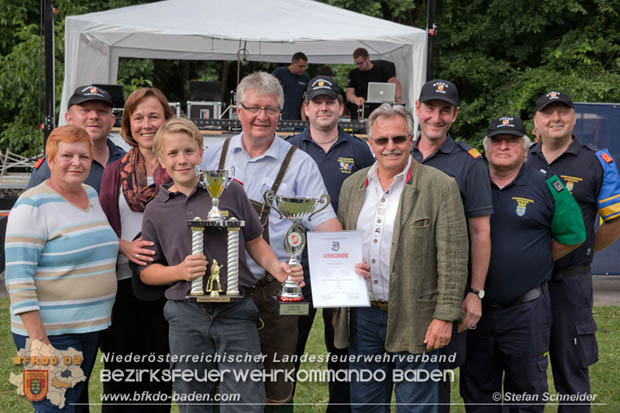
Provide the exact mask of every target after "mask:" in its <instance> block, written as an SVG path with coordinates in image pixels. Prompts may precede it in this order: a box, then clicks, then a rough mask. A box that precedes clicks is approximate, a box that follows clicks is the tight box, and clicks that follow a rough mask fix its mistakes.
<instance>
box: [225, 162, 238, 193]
mask: <svg viewBox="0 0 620 413" xmlns="http://www.w3.org/2000/svg"><path fill="white" fill-rule="evenodd" d="M234 179H235V167H234V166H231V167H230V169H229V170H228V175H227V176H226V181H225V182H224V189H226V188H228V185H230V184H231V182H232V181H233V180H234Z"/></svg>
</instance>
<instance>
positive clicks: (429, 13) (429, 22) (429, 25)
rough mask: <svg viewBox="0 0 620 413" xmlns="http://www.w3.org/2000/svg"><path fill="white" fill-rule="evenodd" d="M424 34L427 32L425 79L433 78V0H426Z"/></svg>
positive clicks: (434, 30) (435, 26)
mask: <svg viewBox="0 0 620 413" xmlns="http://www.w3.org/2000/svg"><path fill="white" fill-rule="evenodd" d="M426 34H427V39H428V43H427V55H426V80H427V81H429V80H431V79H433V43H434V40H435V35H436V34H437V25H436V24H435V0H428V8H427V10H426Z"/></svg>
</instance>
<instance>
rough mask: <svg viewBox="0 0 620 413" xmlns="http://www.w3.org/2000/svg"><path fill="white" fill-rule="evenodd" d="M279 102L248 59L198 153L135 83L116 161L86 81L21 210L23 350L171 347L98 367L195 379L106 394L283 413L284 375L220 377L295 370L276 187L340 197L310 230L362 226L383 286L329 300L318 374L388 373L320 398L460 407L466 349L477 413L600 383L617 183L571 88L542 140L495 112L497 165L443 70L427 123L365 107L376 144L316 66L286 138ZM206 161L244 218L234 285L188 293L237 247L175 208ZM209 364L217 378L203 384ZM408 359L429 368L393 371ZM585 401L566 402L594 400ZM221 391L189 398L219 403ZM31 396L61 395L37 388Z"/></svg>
mask: <svg viewBox="0 0 620 413" xmlns="http://www.w3.org/2000/svg"><path fill="white" fill-rule="evenodd" d="M366 57H367V56H366ZM362 60H363V59H362ZM306 62H307V59H306ZM360 63H363V62H360ZM301 66H303V64H302V65H301ZM301 66H300V69H299V70H301ZM302 73H303V72H302ZM284 97H285V93H284V91H283V88H282V86H281V83H280V81H279V80H278V79H277V78H276V77H274V76H272V75H270V74H267V73H264V72H257V73H253V74H250V75H248V76H246V77H245V78H243V80H242V81H241V82H240V84H239V85H238V88H237V113H238V115H239V120H240V123H241V127H242V131H241V133H240V134H238V135H236V136H234V137H232V138H228V139H226V140H224V141H222V142H220V143H219V144H215V145H212V146H209V147H207V148H206V149H204V150H203V144H202V137H201V135H200V133H199V131H198V130H197V129H196V127H195V125H194V124H193V123H192V122H190V121H188V120H185V119H177V118H174V117H173V116H172V112H171V111H170V109H169V107H168V104H167V100H166V98H165V96H164V95H163V94H162V93H161V92H160V91H159V90H157V89H154V88H145V89H140V90H137V91H136V92H134V93H133V94H132V95H130V96H129V98H128V99H127V104H126V107H125V111H124V113H123V118H122V128H121V134H122V136H123V139H124V140H125V141H126V142H127V143H128V144H129V145H130V146H131V147H132V149H131V150H130V151H129V152H128V153H126V154H125V153H123V152H122V150H121V149H120V148H117V147H116V146H114V145H113V144H111V142H110V141H109V140H108V138H107V134H108V133H109V131H110V128H111V126H112V124H113V122H114V115H113V114H112V110H111V109H112V105H111V99H110V98H109V95H108V94H107V92H105V91H104V90H102V89H100V88H98V87H95V86H84V87H80V88H78V89H76V91H75V93H74V95H73V96H72V98H71V100H70V101H69V109H68V112H67V115H66V116H67V117H66V120H67V123H68V126H63V127H59V128H57V129H55V130H54V132H53V133H52V134H51V135H50V137H49V139H48V142H47V145H46V157H45V160H43V161H42V162H40V164H39V165H38V167H37V168H36V170H35V172H34V173H33V177H32V179H31V188H30V189H28V190H27V191H26V192H24V193H23V194H22V195H21V197H20V198H19V200H18V201H17V203H16V204H15V206H14V208H13V209H12V210H11V213H10V215H9V221H8V227H7V236H6V256H7V267H6V283H7V289H8V292H9V295H10V299H11V328H12V332H13V337H14V341H15V343H16V345H17V347H18V348H23V347H24V346H25V345H26V341H27V339H30V341H31V342H33V341H36V340H39V341H42V342H44V343H47V344H51V345H52V346H54V347H55V348H58V349H66V348H68V347H73V348H75V349H76V350H78V351H81V352H82V353H83V357H84V362H83V364H82V369H83V371H84V373H85V375H86V376H87V377H88V376H89V374H90V371H91V369H92V365H93V363H94V358H95V355H96V353H97V348H98V346H101V349H102V351H104V352H113V353H115V354H154V355H162V356H164V357H160V358H157V359H158V360H159V361H160V363H159V364H158V363H148V362H144V361H143V360H141V361H140V362H139V363H137V362H136V363H126V362H122V361H117V360H109V361H106V364H105V366H104V368H106V369H121V370H122V369H143V368H147V369H166V368H170V369H172V370H178V371H181V372H183V371H194V372H196V371H198V372H201V373H199V374H198V376H197V377H196V376H192V377H187V376H181V375H179V376H175V379H174V380H173V383H172V386H171V383H170V382H169V381H168V382H163V383H162V382H161V381H159V380H152V381H151V380H148V379H147V380H144V381H142V382H139V383H132V382H124V381H122V380H121V381H110V382H106V383H104V394H135V393H136V392H145V391H146V392H161V393H164V394H168V395H170V394H172V391H173V390H174V393H176V394H192V393H199V394H209V395H215V394H216V392H217V391H218V388H219V394H220V396H223V395H232V394H235V395H238V396H239V398H236V399H232V401H230V402H226V401H225V399H224V398H223V399H221V400H222V401H221V402H220V404H219V408H220V411H222V412H233V411H243V412H246V411H257V412H259V411H293V408H294V404H293V398H294V393H295V381H294V380H291V376H290V375H286V374H278V375H274V374H266V375H264V376H263V377H262V379H261V380H260V381H257V380H248V379H246V380H236V379H235V378H234V377H235V376H234V375H226V374H225V373H226V372H230V371H235V370H237V371H238V370H243V371H248V370H263V371H265V372H270V371H272V372H273V371H296V370H298V369H299V364H298V363H295V362H294V360H296V359H298V358H296V357H293V356H295V355H298V356H299V355H301V354H303V353H304V351H305V345H306V341H307V338H308V334H309V331H310V328H311V326H312V323H313V320H314V316H315V312H316V310H315V309H314V308H312V307H311V309H310V314H309V315H308V316H299V317H298V316H290V315H286V316H284V315H279V314H278V313H277V312H276V311H275V308H274V305H273V303H274V299H273V297H274V296H276V295H277V294H278V292H279V289H280V288H281V283H282V282H283V281H284V280H285V279H286V278H287V277H289V278H291V279H292V280H293V281H296V282H299V283H300V285H302V286H303V287H304V288H303V292H304V296H305V298H306V299H307V300H309V301H311V300H312V296H311V294H310V288H309V287H310V278H309V272H310V271H309V268H308V259H307V257H304V258H303V259H302V260H301V261H302V266H295V267H291V266H289V265H288V264H287V263H286V261H287V260H288V254H287V253H286V251H285V249H284V239H285V237H286V232H287V230H288V227H289V226H290V222H288V221H287V220H283V219H281V218H280V217H279V215H278V213H277V212H276V211H275V210H274V209H273V208H271V207H270V205H269V204H266V203H265V201H264V197H263V194H264V193H265V192H266V191H268V190H273V191H274V192H275V193H276V194H277V195H282V196H303V197H312V198H320V196H321V195H322V194H324V193H328V194H329V195H330V197H331V205H330V206H328V207H327V208H326V209H325V210H323V211H321V212H320V213H318V214H317V215H316V216H314V217H313V218H312V220H308V219H304V220H302V225H303V227H304V228H305V229H307V230H310V231H326V232H337V231H342V230H357V231H360V232H361V234H362V249H363V251H362V252H363V254H362V256H363V258H364V260H363V262H362V263H358V264H357V265H356V271H357V273H358V274H359V275H360V276H361V277H363V278H364V279H365V282H366V284H367V288H368V293H369V296H370V303H371V306H370V307H356V308H340V309H323V311H322V314H323V320H324V327H325V345H326V352H329V353H330V354H331V355H333V356H336V357H330V358H329V364H328V368H329V369H330V370H333V371H335V372H342V371H369V372H373V373H375V372H382V373H383V375H381V376H373V377H381V379H375V380H350V381H345V380H338V379H334V380H330V382H329V403H328V405H327V411H328V412H351V411H354V412H373V411H376V412H383V411H389V410H390V402H391V400H392V391H394V393H395V397H396V402H397V411H399V412H400V411H402V412H409V411H411V412H436V411H449V407H450V380H449V379H448V380H446V377H449V376H446V375H445V374H441V376H442V379H440V380H435V379H429V376H430V377H435V378H436V377H437V375H436V374H433V373H434V372H439V373H443V372H445V371H447V369H451V368H454V367H457V366H460V369H461V373H460V386H459V387H460V393H461V395H462V397H463V399H464V401H465V404H466V409H467V411H470V412H474V411H482V412H487V411H502V409H503V408H505V409H508V410H510V411H521V410H524V411H525V410H527V411H542V410H543V409H544V401H545V400H544V398H543V397H544V394H545V393H546V392H547V391H548V389H547V375H546V371H547V364H548V359H550V360H551V365H552V369H553V376H554V384H555V388H556V390H557V392H558V393H560V394H564V395H568V396H571V395H578V394H589V393H590V386H589V379H588V367H589V366H590V365H592V364H593V363H595V362H596V360H597V348H596V337H595V331H596V323H595V322H594V319H593V317H592V276H591V270H590V263H591V260H592V256H593V254H594V252H595V251H598V250H601V249H603V248H605V247H607V246H609V245H611V244H612V243H613V242H614V241H615V240H616V239H617V238H618V236H619V235H620V220H619V219H617V217H618V216H620V200H619V199H620V177H619V176H618V171H617V169H616V165H615V163H614V161H613V159H612V158H611V156H610V155H609V153H608V152H607V151H606V150H602V151H599V150H597V149H595V148H592V147H591V146H588V145H584V144H582V143H580V142H579V140H578V138H576V137H575V136H573V135H572V132H573V127H574V125H575V119H576V115H575V110H574V108H573V104H572V101H571V100H570V98H569V97H568V96H567V95H566V94H564V93H561V92H556V91H551V92H548V93H545V94H544V95H542V96H541V97H540V98H539V99H538V100H537V102H536V113H535V114H534V123H535V125H536V128H537V131H538V132H539V133H540V136H541V141H540V142H539V143H537V144H535V145H533V146H531V142H530V140H529V138H528V137H527V134H526V132H525V127H524V125H523V122H522V121H521V120H520V119H519V118H517V117H514V116H503V117H500V118H498V119H494V120H493V121H492V122H491V123H490V125H489V128H488V131H487V135H486V137H485V139H484V142H483V144H484V148H485V156H486V159H487V161H488V169H487V167H486V165H485V163H484V160H483V157H482V155H481V154H480V153H479V152H478V151H477V150H476V149H474V148H471V147H470V146H468V145H467V144H466V143H465V142H464V141H455V140H454V139H453V138H452V137H450V135H449V130H450V127H451V126H452V124H453V123H454V122H455V121H456V119H457V117H458V112H459V95H458V91H457V88H456V86H455V85H454V84H453V83H452V82H449V81H447V80H439V79H438V80H433V81H430V82H427V83H426V84H424V86H423V87H422V89H421V92H420V95H419V97H418V99H417V100H416V101H415V107H414V110H415V113H416V115H417V118H418V120H419V126H420V135H419V137H418V138H417V139H414V135H415V131H414V118H413V114H412V113H411V111H409V110H408V109H407V108H405V107H404V106H401V105H389V104H383V105H381V106H380V107H379V108H377V109H376V110H374V111H373V112H372V114H371V115H370V117H369V118H368V120H367V136H368V141H367V143H366V142H364V141H363V140H361V139H358V138H356V137H353V136H351V135H349V134H347V133H345V132H344V130H343V129H342V128H341V127H339V126H338V119H339V117H340V116H341V114H342V113H343V110H344V104H345V102H344V99H343V96H342V93H341V91H340V88H339V87H338V86H337V85H336V83H335V81H334V79H333V78H331V77H329V76H318V77H316V78H314V79H309V80H308V81H307V85H306V88H305V97H304V100H303V105H302V106H301V110H303V112H304V114H305V116H306V117H307V118H308V120H309V126H308V128H307V129H305V130H304V131H303V132H302V133H300V134H298V135H295V136H293V137H290V138H289V139H288V140H284V139H281V138H280V137H278V136H277V134H276V128H277V125H278V119H279V117H280V113H281V110H282V108H283V107H284ZM99 151H101V152H102V153H99ZM198 166H199V167H200V169H203V170H207V169H228V170H230V171H232V170H234V178H235V180H234V181H233V182H232V183H231V184H230V185H229V186H228V188H227V189H226V190H225V191H224V193H223V194H222V196H221V198H220V201H219V202H220V204H219V207H220V209H223V210H226V211H228V214H229V216H230V217H235V218H237V219H240V220H244V221H245V226H244V227H243V228H241V230H240V235H239V239H240V247H241V254H240V255H239V286H240V288H239V290H240V293H241V295H242V299H240V300H238V301H235V302H231V303H197V302H195V301H191V300H187V296H188V294H189V291H190V288H191V281H193V280H195V279H197V278H199V277H204V276H205V275H206V274H207V273H208V267H210V266H211V265H212V264H213V262H214V261H215V260H217V262H219V263H225V262H226V259H225V258H226V238H225V234H224V232H222V233H209V236H205V237H204V242H203V253H197V254H192V236H191V230H190V229H189V228H188V227H187V226H186V225H185V221H186V220H190V219H193V218H194V217H196V216H201V215H205V214H206V212H207V211H209V209H210V208H211V204H212V200H211V197H210V195H209V193H208V191H207V190H206V189H204V188H203V187H202V186H201V185H200V184H198V179H197V176H196V172H195V170H196V167H198ZM597 213H598V214H599V215H600V217H601V218H602V224H601V225H600V226H599V227H598V229H596V231H595V225H594V224H595V222H594V221H595V218H596V215H597ZM245 252H247V254H246V253H245ZM225 283H226V281H225V280H222V284H224V285H222V288H223V289H225V287H226V285H225ZM214 355H220V356H222V357H219V358H217V357H213V356H214ZM165 356H168V357H167V358H166V357H165ZM209 356H211V357H209ZM340 356H345V357H340ZM369 356H371V357H369ZM422 356H423V357H422ZM169 359H171V360H173V361H172V362H171V363H168V361H163V362H162V360H169ZM210 371H218V372H219V373H220V376H218V377H219V379H214V380H211V379H210V380H204V379H201V378H200V377H201V376H202V375H204V374H205V372H210ZM404 372H409V373H411V372H426V373H428V376H426V377H427V379H426V380H424V379H418V380H411V379H403V373H404ZM397 373H398V374H397ZM409 373H408V375H407V374H405V375H404V377H408V378H410V377H411V375H410V374H409ZM293 377H294V375H293ZM334 377H336V378H337V377H342V376H339V375H337V374H336V375H334ZM334 377H332V378H334ZM419 377H424V376H423V375H419ZM87 387H88V386H87V383H79V384H78V385H77V386H75V387H73V388H71V389H68V390H67V393H66V395H67V411H87V410H88V407H87V404H86V403H87V402H88V398H87V397H88V396H87V394H88V393H87ZM502 392H503V394H504V398H503V401H502V398H500V399H497V397H496V394H502ZM510 394H529V395H531V396H532V398H530V399H528V401H520V402H518V401H514V400H511V399H510V397H509V395H510ZM536 398H538V399H536ZM574 400H575V399H571V398H570V397H568V398H567V399H566V401H562V402H561V405H560V410H562V411H571V412H572V411H588V410H589V406H588V404H587V403H584V402H583V399H579V402H578V403H577V404H574ZM212 401H215V399H211V402H209V401H206V402H205V400H204V399H203V400H202V401H201V402H200V403H194V404H192V403H179V405H180V410H181V411H182V412H198V411H214V408H215V407H214V404H213V403H212ZM571 401H573V403H572V404H571ZM75 403H79V404H78V405H76V404H75ZM34 404H35V410H36V411H50V410H52V411H55V410H54V408H55V406H53V405H51V403H50V402H49V401H47V400H43V401H40V402H35V403H34ZM169 408H170V405H169V404H165V403H164V404H161V405H158V406H152V405H151V406H144V405H141V402H140V400H135V404H127V405H122V404H118V403H114V404H106V403H104V405H103V411H106V412H111V411H132V412H133V411H141V410H140V409H142V410H147V409H148V410H149V411H150V410H153V409H158V410H161V411H169Z"/></svg>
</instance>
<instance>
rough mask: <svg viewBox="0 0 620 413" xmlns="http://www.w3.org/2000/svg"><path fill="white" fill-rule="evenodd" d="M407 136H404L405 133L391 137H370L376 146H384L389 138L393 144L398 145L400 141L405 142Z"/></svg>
mask: <svg viewBox="0 0 620 413" xmlns="http://www.w3.org/2000/svg"><path fill="white" fill-rule="evenodd" d="M408 138H409V137H408V136H405V135H399V136H394V137H392V138H377V139H373V138H370V139H372V141H373V142H374V143H375V144H376V145H377V146H385V145H387V144H388V142H389V141H390V140H392V142H394V145H400V144H402V143H405V142H406V141H407V139H408Z"/></svg>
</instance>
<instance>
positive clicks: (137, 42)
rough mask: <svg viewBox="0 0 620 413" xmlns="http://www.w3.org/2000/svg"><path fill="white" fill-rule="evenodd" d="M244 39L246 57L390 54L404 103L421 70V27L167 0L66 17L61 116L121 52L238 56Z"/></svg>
mask: <svg viewBox="0 0 620 413" xmlns="http://www.w3.org/2000/svg"><path fill="white" fill-rule="evenodd" d="M241 47H245V49H246V50H247V53H248V54H247V60H251V61H264V62H281V63H288V62H290V58H291V56H292V55H293V53H295V52H298V51H302V52H304V53H305V54H306V55H307V56H308V59H309V63H313V64H317V63H318V64H345V63H349V64H350V63H352V62H353V57H352V53H353V50H355V49H356V48H357V47H364V48H366V49H367V50H368V52H369V53H370V56H371V58H372V59H385V60H390V61H392V62H394V64H395V65H396V76H397V78H398V79H399V80H400V82H401V83H402V85H403V98H404V100H405V102H406V103H407V104H408V106H413V102H414V100H415V97H417V95H418V93H419V90H420V88H421V87H422V84H423V83H424V80H425V78H426V32H425V31H424V30H421V29H417V28H414V27H410V26H405V25H401V24H397V23H392V22H388V21H385V20H380V19H377V18H374V17H369V16H365V15H362V14H358V13H353V12H350V11H348V10H343V9H339V8H336V7H332V6H329V5H326V4H323V3H318V2H315V1H312V0H261V1H254V0H227V1H225V2H222V1H219V0H166V1H161V2H156V3H149V4H144V5H139V6H131V7H124V8H119V9H113V10H108V11H104V12H97V13H89V14H84V15H79V16H69V17H67V18H66V20H65V78H64V84H63V92H62V100H61V111H60V113H61V117H60V124H64V112H65V111H66V108H67V102H68V100H69V97H70V96H71V94H72V93H73V90H74V89H75V88H76V87H77V86H80V85H84V84H89V83H104V84H115V83H116V80H117V74H118V64H119V59H120V58H121V57H136V58H154V59H177V60H236V59H237V52H238V51H239V49H240V48H241ZM341 86H344V85H341Z"/></svg>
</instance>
